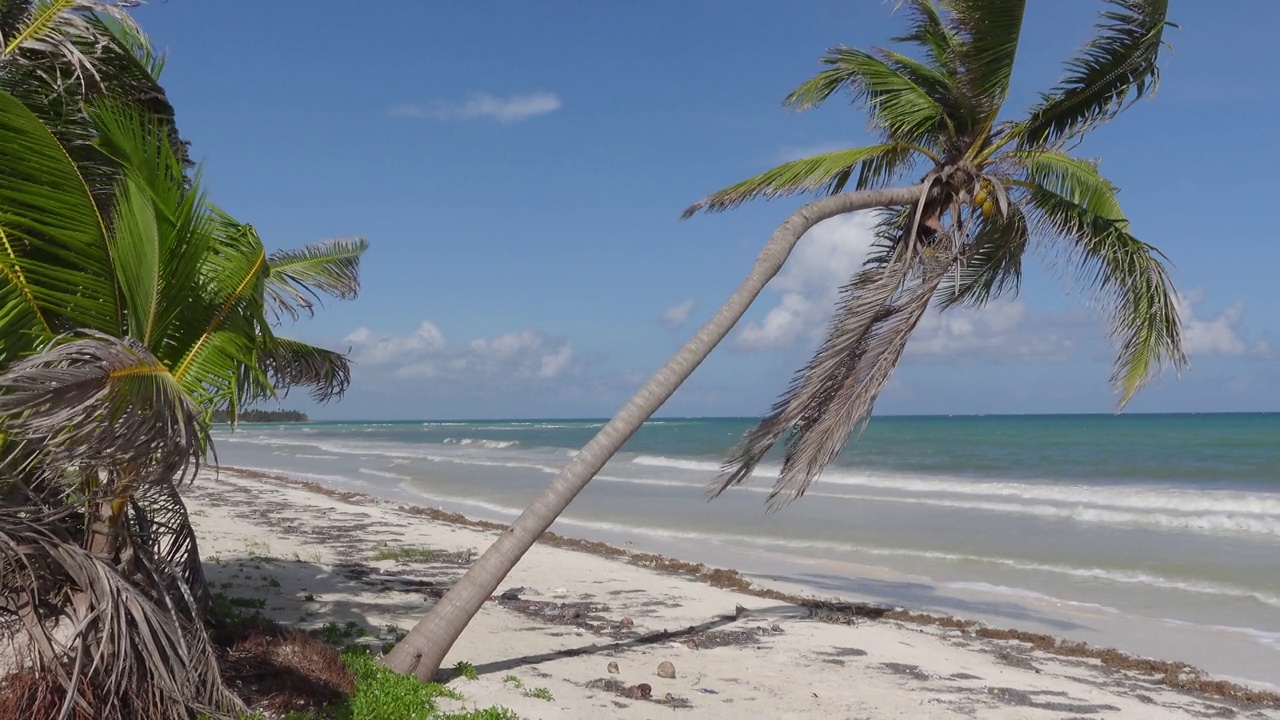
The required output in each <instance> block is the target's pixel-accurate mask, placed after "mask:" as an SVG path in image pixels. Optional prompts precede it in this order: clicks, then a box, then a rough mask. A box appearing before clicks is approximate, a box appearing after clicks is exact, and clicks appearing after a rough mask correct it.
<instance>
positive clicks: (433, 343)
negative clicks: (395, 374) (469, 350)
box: [343, 320, 447, 365]
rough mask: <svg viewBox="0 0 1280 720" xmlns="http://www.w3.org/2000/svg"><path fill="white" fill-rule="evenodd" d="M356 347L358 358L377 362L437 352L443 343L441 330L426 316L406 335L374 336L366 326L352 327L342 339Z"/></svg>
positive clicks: (371, 362) (381, 362) (359, 360)
mask: <svg viewBox="0 0 1280 720" xmlns="http://www.w3.org/2000/svg"><path fill="white" fill-rule="evenodd" d="M343 342H345V343H347V344H349V345H351V346H352V347H353V348H354V349H355V350H356V357H357V361H358V362H362V363H368V364H370V365H380V364H383V363H386V362H391V361H394V360H396V359H397V358H402V357H406V356H413V355H421V354H429V353H433V352H437V351H439V350H441V349H443V348H444V347H445V345H446V344H447V343H446V342H445V339H444V333H442V332H440V328H438V327H436V326H435V325H434V324H432V323H431V322H430V321H429V320H424V321H423V322H422V324H421V325H419V326H418V329H417V330H414V331H413V332H412V333H410V334H408V335H402V336H399V337H396V336H394V335H393V336H385V337H383V336H378V335H375V334H374V333H373V331H372V330H370V329H369V328H367V327H362V328H358V329H356V331H355V332H353V333H351V334H350V335H348V336H347V337H346V338H344V339H343Z"/></svg>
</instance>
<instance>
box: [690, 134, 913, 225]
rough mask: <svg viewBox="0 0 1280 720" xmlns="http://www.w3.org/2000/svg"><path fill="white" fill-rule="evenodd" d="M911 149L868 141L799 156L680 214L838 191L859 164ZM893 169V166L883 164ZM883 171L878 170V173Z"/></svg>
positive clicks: (906, 152) (693, 213) (711, 195)
mask: <svg viewBox="0 0 1280 720" xmlns="http://www.w3.org/2000/svg"><path fill="white" fill-rule="evenodd" d="M910 152H911V151H910V149H909V148H906V147H905V146H903V145H900V144H897V143H886V144H883V145H869V146H867V147H860V148H850V149H848V150H836V151H835V152H829V153H823V154H822V155H814V156H813V157H807V158H804V159H801V160H792V161H791V162H789V163H783V164H782V165H779V166H778V167H776V168H773V169H772V170H766V171H765V172H763V173H760V174H759V175H756V176H755V177H751V178H747V179H746V180H743V181H742V182H739V183H735V184H733V185H730V186H729V187H727V188H724V189H723V190H719V191H717V192H714V193H711V194H710V195H708V196H707V197H705V198H703V199H702V200H699V201H698V202H696V203H694V204H693V205H690V206H689V207H688V208H686V209H685V211H684V213H683V215H681V217H682V218H689V217H692V216H693V215H695V214H697V213H698V212H699V211H702V210H705V211H707V212H720V211H723V210H729V209H732V208H735V207H737V206H739V205H741V204H742V203H744V202H747V201H748V200H754V199H756V198H778V197H785V196H788V195H797V194H800V193H810V192H817V193H822V194H824V195H826V194H833V193H838V192H840V191H841V190H843V189H844V186H845V184H846V183H848V181H849V178H850V176H851V175H852V174H853V172H854V171H855V170H856V169H857V168H858V166H859V165H860V164H862V165H864V166H865V164H866V163H874V162H877V161H878V160H880V159H881V158H887V157H889V156H890V155H892V156H894V157H895V158H896V157H899V156H901V155H903V154H909V153H910ZM877 167H885V168H890V169H896V166H891V165H884V166H877ZM884 174H886V173H885V172H883V171H882V172H880V175H884Z"/></svg>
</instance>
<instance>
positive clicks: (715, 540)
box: [215, 414, 1280, 687]
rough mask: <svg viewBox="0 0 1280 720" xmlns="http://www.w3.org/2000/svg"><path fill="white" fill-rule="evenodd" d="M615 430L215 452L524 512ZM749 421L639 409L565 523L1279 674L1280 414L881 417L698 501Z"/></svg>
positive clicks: (1101, 641)
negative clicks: (813, 475) (791, 499)
mask: <svg viewBox="0 0 1280 720" xmlns="http://www.w3.org/2000/svg"><path fill="white" fill-rule="evenodd" d="M603 422H604V421H603V420H520V421H508V420H492V421H470V422H349V423H347V422H344V423H339V422H320V423H305V424H287V425H271V424H262V425H242V426H240V427H239V428H237V429H236V430H234V431H230V430H227V429H220V430H218V431H216V433H215V446H216V450H217V455H218V460H219V462H220V463H221V464H222V465H226V466H235V467H245V468H254V469H259V470H266V471H271V472H276V473H280V474H285V475H290V476H294V477H298V478H301V479H307V480H312V481H318V482H321V483H324V484H326V485H331V486H333V487H338V488H342V489H350V490H357V491H361V492H365V493H369V494H371V495H376V496H380V497H385V498H388V499H392V500H397V501H403V502H410V503H415V504H420V505H429V506H433V507H443V508H445V509H449V510H454V511H458V512H462V513H464V514H467V515H470V516H473V517H482V518H488V519H495V520H511V519H512V518H514V517H515V516H516V515H517V514H518V513H519V512H520V510H521V509H523V507H524V506H525V504H526V503H527V502H528V501H529V500H530V499H531V498H532V497H533V496H534V495H535V494H536V493H537V492H538V491H539V490H541V489H542V488H543V487H544V486H545V485H546V484H547V483H548V482H549V481H550V480H551V479H552V477H553V476H554V474H555V473H557V472H558V471H559V470H560V468H561V467H562V466H563V465H564V463H565V462H567V461H568V459H569V458H570V457H572V455H573V453H574V452H575V451H576V450H577V448H579V447H581V446H582V445H583V444H585V443H586V442H587V441H588V440H589V439H590V438H591V437H592V436H593V435H594V434H595V432H596V431H597V430H598V429H599V428H600V427H601V426H602V425H603ZM751 424H752V420H751V419H748V418H671V419H663V420H655V421H652V422H650V423H648V424H646V425H645V426H644V427H643V428H642V429H641V430H640V431H639V433H637V434H636V436H635V437H633V438H632V439H631V440H630V441H629V442H628V443H627V445H626V446H625V447H623V449H622V451H621V452H619V453H618V455H617V456H616V457H615V458H614V459H613V460H612V461H611V462H610V463H609V464H608V465H607V466H606V467H605V468H604V470H603V471H602V472H601V473H600V474H599V475H598V476H597V478H596V479H595V480H594V481H593V482H592V483H591V484H590V485H589V486H588V487H587V489H586V490H585V491H584V492H583V493H582V494H581V495H580V496H579V497H578V499H577V500H575V502H574V504H573V505H571V506H570V508H569V510H568V511H567V512H566V513H565V515H564V516H563V517H562V518H561V519H560V520H559V521H558V522H557V523H556V525H555V526H554V529H555V530H557V531H558V532H561V533H563V534H567V535H573V536H579V537H588V538H592V539H600V540H605V541H608V542H613V543H615V544H626V545H627V546H628V547H632V548H634V549H638V550H645V551H653V552H661V553H664V554H669V555H672V556H675V557H678V558H681V559H685V560H691V561H700V562H707V563H709V564H714V565H721V566H729V567H733V568H736V569H739V570H741V571H743V572H744V573H746V574H748V575H749V576H754V577H756V578H759V579H765V580H768V581H770V582H773V583H775V584H777V583H783V584H786V585H789V586H791V589H794V590H796V591H797V592H802V593H807V594H810V595H815V596H819V597H843V598H845V599H850V600H855V599H856V600H866V601H874V602H883V603H889V604H894V605H902V606H905V607H907V608H910V609H916V610H925V611H932V612H940V613H947V614H953V615H957V616H960V617H965V618H971V619H977V620H982V621H984V622H987V623H989V624H991V625H995V626H1000V627H1015V628H1019V629H1024V630H1033V631H1041V632H1048V633H1050V634H1053V635H1056V636H1060V637H1066V638H1070V639H1076V640H1082V641H1086V642H1089V643H1092V644H1096V645H1102V646H1108V647H1116V648H1119V649H1120V650H1124V651H1126V652H1131V653H1135V654H1139V655H1146V656H1150V657H1156V658H1159V659H1166V660H1183V661H1187V662H1191V663H1192V664H1195V665H1198V666H1200V667H1203V668H1204V669H1206V670H1208V671H1210V672H1212V673H1214V674H1215V675H1219V676H1222V677H1226V678H1230V679H1234V680H1239V681H1245V682H1250V683H1253V684H1257V685H1265V686H1270V687H1280V414H1221V415H1216V414H1196V415H1120V416H1114V415H1041V416H981V417H978V416H966V417H883V418H875V419H873V421H872V422H871V424H870V425H869V426H868V428H867V430H866V431H865V432H864V433H863V434H862V436H861V437H860V438H858V439H857V440H855V441H854V442H852V443H850V445H849V447H848V448H847V449H846V450H845V452H844V453H843V454H842V455H841V457H839V458H838V459H837V460H836V461H835V463H833V464H832V465H831V466H830V467H829V468H828V469H827V471H826V472H825V473H824V474H823V476H822V477H821V478H820V479H819V480H818V482H817V483H815V485H814V486H813V487H812V488H811V489H810V491H809V493H808V494H807V495H806V496H804V497H803V498H800V499H799V500H797V501H796V502H795V503H793V504H792V505H790V506H789V507H787V508H786V509H784V510H782V511H781V512H778V513H776V514H773V515H768V516H766V515H765V513H764V498H765V496H766V494H767V492H768V490H769V488H770V487H771V485H772V477H771V475H772V474H776V472H777V464H776V459H775V464H773V465H769V464H768V462H766V464H765V465H763V466H762V467H761V468H760V470H759V471H758V473H757V475H758V477H756V478H755V481H754V482H753V483H752V484H751V485H749V486H747V487H744V488H740V489H737V490H731V491H729V492H728V493H726V494H725V495H724V496H722V497H721V498H720V499H717V500H715V501H711V502H707V501H706V497H705V491H706V488H707V485H708V483H709V482H710V481H711V480H713V479H714V478H715V476H716V474H717V471H718V468H719V464H720V461H721V460H722V459H723V458H724V457H725V455H726V454H727V453H728V452H729V450H730V449H731V448H732V447H733V446H734V444H735V442H736V441H737V440H738V438H740V437H741V436H742V433H743V432H744V431H745V430H746V429H748V428H749V427H750V426H751ZM480 549H483V548H480Z"/></svg>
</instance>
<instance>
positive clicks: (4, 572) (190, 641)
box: [0, 508, 245, 720]
mask: <svg viewBox="0 0 1280 720" xmlns="http://www.w3.org/2000/svg"><path fill="white" fill-rule="evenodd" d="M61 512H65V510H64V511H61ZM60 525H62V523H61V522H60V518H58V517H54V516H50V515H37V516H31V515H30V514H29V513H28V512H27V511H26V510H25V509H15V508H0V618H8V619H10V620H13V619H16V620H17V621H18V622H20V624H21V627H22V631H23V632H24V633H25V634H26V635H27V636H28V637H29V639H30V642H29V643H28V644H26V645H25V647H26V648H27V649H28V650H29V656H28V657H26V658H21V660H22V661H23V662H24V663H25V667H26V669H27V670H29V671H30V672H33V673H36V674H37V675H38V676H40V677H46V678H47V677H52V678H54V679H56V681H57V683H58V686H59V687H60V688H61V690H62V692H61V698H60V700H61V707H60V708H59V714H58V715H57V716H56V717H71V716H72V713H73V712H75V713H76V716H78V717H94V718H103V719H105V720H125V719H126V718H139V717H148V718H160V719H162V720H168V719H170V718H172V719H173V720H189V718H190V717H192V716H193V715H195V714H197V713H209V714H212V715H215V716H218V717H225V716H233V717H234V716H236V715H237V713H242V712H244V710H245V708H244V706H243V704H242V703H241V702H240V701H239V700H238V699H237V698H236V697H235V696H234V695H232V694H231V693H229V692H228V691H227V690H226V689H225V688H224V687H223V685H222V682H221V678H220V676H219V673H218V666H217V662H216V660H215V658H214V655H213V652H212V649H211V648H210V646H209V642H208V638H207V636H206V635H205V633H204V628H203V626H202V625H201V624H200V623H199V622H198V621H194V620H192V618H194V617H196V615H195V613H194V612H193V608H192V607H191V605H190V596H189V595H186V594H183V593H177V594H171V593H168V592H165V589H166V588H170V587H173V586H175V584H176V585H178V586H181V581H180V580H179V579H177V578H176V577H175V576H173V575H172V573H170V572H169V570H168V568H167V567H166V566H165V564H164V563H163V562H161V561H159V560H158V559H157V558H155V557H154V556H152V555H150V554H149V553H148V552H146V551H145V549H141V548H140V549H139V550H138V555H137V556H136V557H135V559H134V560H135V561H134V562H133V563H131V564H130V570H131V573H130V576H129V577H126V576H125V575H124V574H122V573H121V572H120V571H119V570H118V569H117V568H116V567H114V566H113V565H112V564H110V563H109V562H108V561H106V560H104V559H103V558H101V557H99V556H97V555H94V554H93V553H90V552H88V551H86V550H84V549H83V548H81V547H79V546H78V545H76V544H75V543H71V542H67V540H66V539H64V538H60V537H58V536H57V535H55V534H54V533H53V532H52V531H51V530H50V529H49V528H56V527H59V526H60Z"/></svg>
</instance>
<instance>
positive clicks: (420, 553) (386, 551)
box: [373, 546, 436, 562]
mask: <svg viewBox="0 0 1280 720" xmlns="http://www.w3.org/2000/svg"><path fill="white" fill-rule="evenodd" d="M373 559H374V560H397V561H399V562H431V561H433V560H435V559H436V553H435V551H434V550H432V549H431V548H425V547H412V546H406V547H384V548H379V549H378V551H377V552H375V553H374V554H373Z"/></svg>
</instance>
